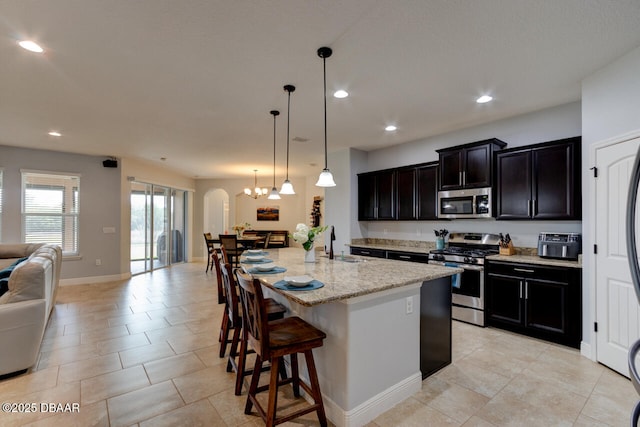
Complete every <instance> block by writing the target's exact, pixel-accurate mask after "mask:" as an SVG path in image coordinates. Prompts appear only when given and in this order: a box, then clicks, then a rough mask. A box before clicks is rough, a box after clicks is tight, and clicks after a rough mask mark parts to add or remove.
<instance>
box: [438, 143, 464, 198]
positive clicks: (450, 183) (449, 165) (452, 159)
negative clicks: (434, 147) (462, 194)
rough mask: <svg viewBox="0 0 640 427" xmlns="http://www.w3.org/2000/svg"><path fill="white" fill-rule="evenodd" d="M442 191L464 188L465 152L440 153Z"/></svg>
mask: <svg viewBox="0 0 640 427" xmlns="http://www.w3.org/2000/svg"><path fill="white" fill-rule="evenodd" d="M439 159H440V189H441V190H452V189H456V188H461V187H462V170H463V169H462V168H463V167H464V165H463V150H456V151H447V152H442V153H440V156H439Z"/></svg>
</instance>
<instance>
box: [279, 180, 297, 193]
mask: <svg viewBox="0 0 640 427" xmlns="http://www.w3.org/2000/svg"><path fill="white" fill-rule="evenodd" d="M280 194H296V192H295V191H294V190H293V184H291V181H289V180H288V179H285V180H284V182H283V183H282V187H281V188H280Z"/></svg>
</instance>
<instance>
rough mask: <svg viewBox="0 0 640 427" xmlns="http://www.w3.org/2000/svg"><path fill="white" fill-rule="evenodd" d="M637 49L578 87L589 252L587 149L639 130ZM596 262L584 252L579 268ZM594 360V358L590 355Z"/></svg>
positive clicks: (587, 320) (589, 286)
mask: <svg viewBox="0 0 640 427" xmlns="http://www.w3.org/2000/svg"><path fill="white" fill-rule="evenodd" d="M638 76H640V47H638V48H636V49H635V50H633V51H631V52H629V53H628V54H627V55H625V56H623V57H622V58H620V59H618V60H617V61H615V62H613V63H612V64H610V65H608V66H606V67H605V68H603V69H602V70H600V71H599V72H597V73H595V74H594V75H592V76H590V77H588V78H587V79H585V80H584V81H583V83H582V145H583V150H582V164H583V168H582V190H583V191H582V202H583V203H582V210H583V216H582V220H583V241H584V245H585V247H588V248H591V247H593V244H595V243H597V242H595V236H593V235H591V230H592V227H593V221H594V220H595V215H594V214H595V213H594V212H591V211H590V210H589V209H590V206H591V203H592V197H593V194H592V193H591V192H590V191H589V189H590V185H591V182H590V181H591V180H592V179H593V177H592V174H591V171H590V170H589V167H590V166H591V162H592V161H593V160H592V159H591V158H590V151H591V150H590V147H591V146H592V145H593V144H595V143H598V142H600V141H604V140H606V139H609V138H613V137H616V136H620V135H624V134H627V133H629V132H632V131H637V130H639V129H640V77H638ZM595 262H596V257H595V256H594V255H593V254H592V251H584V254H583V264H584V265H585V266H591V265H592V264H593V263H595ZM582 278H583V293H582V296H583V298H582V300H583V305H582V318H583V332H582V337H583V341H584V342H586V343H590V342H591V341H592V338H593V337H592V328H591V325H592V323H593V321H594V319H592V316H591V313H592V307H591V305H592V304H593V299H592V296H593V295H594V292H595V277H592V274H591V269H590V268H586V267H585V268H584V269H583V271H582ZM592 356H594V357H595V355H592Z"/></svg>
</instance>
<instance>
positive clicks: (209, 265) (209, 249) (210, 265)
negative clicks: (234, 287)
mask: <svg viewBox="0 0 640 427" xmlns="http://www.w3.org/2000/svg"><path fill="white" fill-rule="evenodd" d="M202 234H203V235H204V242H205V244H206V245H207V269H206V270H205V271H204V272H205V273H208V272H209V269H213V260H212V258H211V254H212V253H213V251H215V247H214V246H213V236H212V235H211V233H202Z"/></svg>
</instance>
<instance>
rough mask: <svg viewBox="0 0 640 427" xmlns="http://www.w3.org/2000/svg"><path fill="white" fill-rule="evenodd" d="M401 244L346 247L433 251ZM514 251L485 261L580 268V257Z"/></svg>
mask: <svg viewBox="0 0 640 427" xmlns="http://www.w3.org/2000/svg"><path fill="white" fill-rule="evenodd" d="M381 240H382V239H381ZM403 243H404V242H403V241H400V240H398V241H396V240H389V241H388V242H384V241H381V242H375V243H369V242H367V243H351V244H348V245H347V246H350V247H356V248H366V249H381V250H385V251H400V252H410V253H417V254H428V253H429V251H431V250H432V249H435V247H434V243H433V242H418V241H409V244H411V245H413V246H409V245H405V244H403ZM516 251H518V252H517V253H516V254H515V255H509V256H506V255H489V256H488V257H487V258H486V259H488V260H490V261H491V260H493V261H503V262H518V263H525V264H539V265H549V266H556V267H569V268H582V255H580V256H579V257H578V260H577V261H572V260H563V259H551V258H542V257H539V256H538V255H536V253H537V249H536V248H517V249H516Z"/></svg>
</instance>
